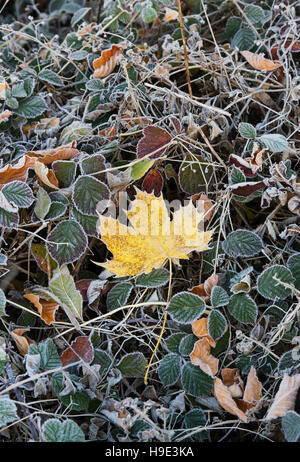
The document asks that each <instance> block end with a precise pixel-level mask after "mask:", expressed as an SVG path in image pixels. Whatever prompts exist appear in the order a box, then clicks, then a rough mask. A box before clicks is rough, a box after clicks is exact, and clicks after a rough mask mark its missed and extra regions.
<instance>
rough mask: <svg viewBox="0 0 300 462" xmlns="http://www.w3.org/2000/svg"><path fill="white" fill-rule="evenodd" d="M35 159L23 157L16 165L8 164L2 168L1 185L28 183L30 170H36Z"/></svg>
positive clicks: (0, 174)
mask: <svg viewBox="0 0 300 462" xmlns="http://www.w3.org/2000/svg"><path fill="white" fill-rule="evenodd" d="M34 163H35V161H34V159H32V158H30V157H29V156H22V157H20V159H19V160H18V162H16V163H15V164H13V165H12V164H7V165H5V167H3V168H0V185H3V184H7V183H10V182H11V181H14V180H18V181H26V180H27V176H28V170H29V169H30V168H34Z"/></svg>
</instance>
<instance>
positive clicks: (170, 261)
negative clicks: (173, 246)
mask: <svg viewBox="0 0 300 462" xmlns="http://www.w3.org/2000/svg"><path fill="white" fill-rule="evenodd" d="M169 268H170V277H169V286H168V295H167V302H166V303H167V307H166V311H165V315H164V320H163V325H162V328H161V331H160V334H159V337H158V340H157V342H156V345H155V348H154V350H153V353H152V356H151V358H150V361H149V363H148V366H147V369H146V374H145V377H144V384H145V385H147V383H148V374H149V370H150V367H151V364H152V361H153V358H154V356H155V353H156V351H157V348H158V347H159V344H160V342H161V339H162V336H163V333H164V331H165V328H166V323H167V317H168V304H169V301H170V296H171V283H172V260H171V258H169Z"/></svg>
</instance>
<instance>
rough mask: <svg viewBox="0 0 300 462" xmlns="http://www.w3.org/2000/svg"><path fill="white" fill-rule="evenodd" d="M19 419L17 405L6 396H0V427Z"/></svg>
mask: <svg viewBox="0 0 300 462" xmlns="http://www.w3.org/2000/svg"><path fill="white" fill-rule="evenodd" d="M17 419H18V414H17V406H16V405H15V403H14V402H13V401H12V400H11V399H9V398H7V397H6V396H3V397H2V396H0V428H2V427H4V426H5V425H7V424H8V423H10V422H14V421H15V420H17Z"/></svg>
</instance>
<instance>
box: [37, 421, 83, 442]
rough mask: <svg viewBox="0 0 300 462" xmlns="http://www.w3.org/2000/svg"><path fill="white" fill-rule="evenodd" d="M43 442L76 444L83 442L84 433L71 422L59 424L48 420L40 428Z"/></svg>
mask: <svg viewBox="0 0 300 462" xmlns="http://www.w3.org/2000/svg"><path fill="white" fill-rule="evenodd" d="M42 437H43V441H45V442H48V443H67V442H70V443H78V442H82V441H85V437H84V433H83V431H82V430H81V428H80V427H79V426H78V425H77V423H76V422H74V421H73V420H70V419H67V420H65V421H64V422H60V421H59V420H58V419H48V420H46V422H45V423H44V424H43V426H42Z"/></svg>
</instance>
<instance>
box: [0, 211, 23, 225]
mask: <svg viewBox="0 0 300 462" xmlns="http://www.w3.org/2000/svg"><path fill="white" fill-rule="evenodd" d="M18 224H19V214H18V212H8V211H7V210H5V209H3V208H2V207H0V226H3V228H16V227H17V226H18Z"/></svg>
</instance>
